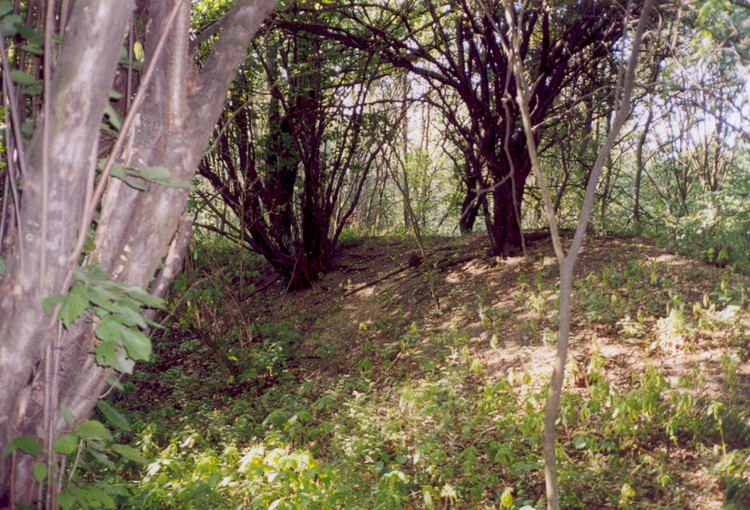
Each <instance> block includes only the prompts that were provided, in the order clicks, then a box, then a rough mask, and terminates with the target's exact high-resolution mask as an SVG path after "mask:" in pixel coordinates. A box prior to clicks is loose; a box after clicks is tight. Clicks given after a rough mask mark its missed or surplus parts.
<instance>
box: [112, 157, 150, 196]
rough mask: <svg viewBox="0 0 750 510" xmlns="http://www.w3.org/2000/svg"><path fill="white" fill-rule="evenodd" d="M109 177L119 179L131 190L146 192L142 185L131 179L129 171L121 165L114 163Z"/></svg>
mask: <svg viewBox="0 0 750 510" xmlns="http://www.w3.org/2000/svg"><path fill="white" fill-rule="evenodd" d="M111 175H112V177H115V178H117V179H120V180H121V181H123V182H124V183H125V184H127V185H128V186H130V187H131V188H133V189H137V190H138V191H146V186H145V185H144V184H143V183H141V182H138V181H137V180H136V179H133V178H132V176H131V171H130V170H129V169H128V168H126V167H124V166H122V165H119V164H117V163H115V164H114V166H112V171H111Z"/></svg>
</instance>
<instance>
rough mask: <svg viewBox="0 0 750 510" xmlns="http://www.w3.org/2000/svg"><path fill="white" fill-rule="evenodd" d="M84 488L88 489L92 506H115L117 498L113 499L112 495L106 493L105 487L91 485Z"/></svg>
mask: <svg viewBox="0 0 750 510" xmlns="http://www.w3.org/2000/svg"><path fill="white" fill-rule="evenodd" d="M84 490H86V491H87V493H88V494H87V496H88V500H89V503H90V504H91V506H94V507H99V506H102V507H104V508H115V507H116V505H115V500H114V499H112V496H110V495H109V494H107V493H106V491H104V490H103V489H101V488H100V487H96V486H89V487H86V488H85V489H84Z"/></svg>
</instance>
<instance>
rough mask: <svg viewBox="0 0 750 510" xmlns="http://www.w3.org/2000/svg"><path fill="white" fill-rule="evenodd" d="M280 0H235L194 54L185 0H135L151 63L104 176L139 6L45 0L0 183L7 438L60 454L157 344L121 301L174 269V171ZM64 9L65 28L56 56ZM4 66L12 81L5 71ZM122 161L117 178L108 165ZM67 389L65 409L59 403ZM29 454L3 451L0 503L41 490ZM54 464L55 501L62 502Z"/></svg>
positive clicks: (128, 302) (201, 143) (177, 179)
mask: <svg viewBox="0 0 750 510" xmlns="http://www.w3.org/2000/svg"><path fill="white" fill-rule="evenodd" d="M274 3H275V2H274V1H273V0H239V1H238V2H237V3H236V4H235V5H234V6H233V7H232V8H231V10H230V11H229V12H228V13H227V15H226V16H225V18H224V20H223V23H222V26H221V34H220V36H219V37H218V39H216V41H215V44H214V47H213V50H212V51H211V53H210V54H209V55H208V57H207V58H206V59H205V61H204V63H203V64H202V66H201V67H196V66H195V65H193V64H192V63H191V61H192V57H191V55H190V53H189V49H190V48H189V28H190V27H189V22H190V17H189V10H190V2H187V1H181V0H177V1H175V2H150V1H147V0H139V1H138V2H137V7H138V9H137V11H136V15H135V16H136V19H135V20H134V23H135V24H136V25H138V26H146V27H147V29H146V31H145V36H144V41H143V48H144V50H145V62H144V72H143V74H142V75H140V77H139V82H140V87H139V88H138V91H137V95H136V96H135V98H134V99H133V101H132V103H131V105H130V106H131V108H130V110H129V111H128V115H127V117H126V118H125V120H124V121H123V122H122V129H121V131H120V133H119V137H118V139H117V143H116V144H115V145H114V147H112V150H111V151H110V153H109V160H108V163H107V164H106V165H105V166H104V168H103V170H102V171H101V173H99V174H98V175H97V173H96V170H97V160H96V159H97V158H96V156H97V150H98V149H99V148H100V147H99V145H98V144H97V143H96V140H97V139H99V138H100V132H99V131H100V124H101V122H102V117H103V114H104V112H105V109H106V108H107V106H108V100H109V97H110V90H111V89H112V87H113V79H114V77H115V72H116V70H117V66H118V61H119V60H120V53H121V50H122V46H123V34H124V33H125V31H126V28H127V27H128V25H129V23H130V22H131V13H132V11H133V8H134V6H135V5H134V3H133V2H130V1H118V2H99V1H96V0H78V1H77V2H75V3H74V4H73V5H72V7H71V8H70V11H69V12H67V11H66V12H62V13H60V12H59V11H55V10H54V2H50V3H49V4H47V6H48V7H49V10H48V11H47V12H48V13H52V14H54V13H55V12H57V14H56V15H49V16H47V17H46V22H47V25H46V30H47V32H46V33H47V37H46V39H47V44H45V49H46V51H45V52H44V55H45V60H44V63H43V65H42V68H41V69H42V71H43V72H44V78H45V83H46V84H48V87H47V88H46V89H45V90H44V95H43V97H42V100H43V101H42V114H41V115H40V117H39V118H38V119H37V122H36V128H35V130H34V133H33V137H32V139H31V142H30V143H29V144H28V146H27V147H24V145H23V141H22V140H21V139H20V138H18V137H17V136H16V137H14V142H15V144H16V145H15V147H16V148H18V149H24V150H23V151H18V152H16V153H15V154H16V155H17V156H16V157H17V159H15V158H11V157H9V158H8V163H9V167H8V171H7V172H6V174H5V175H4V177H5V179H6V189H8V188H7V187H8V186H11V187H12V186H13V180H14V179H17V180H18V188H17V189H15V188H14V193H15V197H16V198H17V199H15V200H6V201H5V202H4V206H5V208H4V209H3V210H4V211H6V212H5V214H6V225H8V228H7V229H6V231H5V233H4V237H3V239H2V241H3V244H2V256H3V258H4V259H5V260H6V261H7V273H6V274H5V275H4V276H3V277H2V281H1V282H0V295H2V299H1V300H0V387H2V388H3V395H2V398H1V399H0V450H1V451H5V449H6V447H7V446H8V445H9V444H10V443H11V440H12V439H13V438H15V437H16V436H18V435H26V436H36V435H37V431H38V430H39V431H42V433H41V436H42V437H40V439H41V442H42V444H43V447H44V448H43V452H44V455H46V457H47V461H48V464H49V465H51V466H53V467H55V466H56V460H57V459H56V454H55V453H54V451H53V449H52V448H51V444H52V443H53V441H54V440H55V438H57V437H59V436H60V435H61V434H62V433H63V432H65V431H66V430H69V429H70V427H71V426H72V425H77V424H78V423H80V422H81V421H82V420H84V419H85V418H86V417H87V416H88V415H89V414H90V412H91V410H92V407H93V405H94V404H95V402H96V400H97V399H98V398H99V396H100V395H101V393H102V390H103V389H104V388H105V387H106V385H107V380H108V377H109V376H110V375H112V373H113V371H114V370H119V371H128V370H129V369H132V364H133V360H134V359H143V358H148V353H149V351H150V344H148V341H147V340H145V341H144V339H145V336H143V334H142V333H139V332H138V331H137V326H145V325H146V323H145V321H143V320H142V319H139V318H138V317H139V315H138V314H137V313H136V314H135V315H132V314H129V312H128V311H127V310H126V308H128V307H130V309H131V310H132V308H133V307H137V306H138V305H139V304H153V303H154V301H153V299H150V298H148V295H147V294H145V293H144V292H143V291H142V290H139V289H149V288H150V289H151V290H152V291H154V292H157V293H158V292H159V291H162V292H163V289H164V287H165V284H166V283H168V282H169V280H170V279H171V277H173V276H174V274H175V273H174V271H175V267H173V266H172V265H170V264H167V265H166V266H165V267H164V268H163V270H162V272H161V273H160V274H159V275H158V277H157V279H156V281H155V282H153V284H152V281H153V279H154V275H155V273H156V271H157V269H158V267H159V264H160V262H161V261H162V260H163V258H164V255H165V254H166V252H167V248H168V247H169V245H170V240H172V238H173V237H174V236H175V232H176V231H177V228H178V224H179V221H180V217H181V215H182V212H183V210H184V207H185V204H186V200H187V190H186V189H184V187H180V186H174V184H179V183H184V182H190V181H191V180H192V177H193V175H194V173H195V170H196V168H197V164H198V161H199V159H200V157H201V156H202V152H203V150H204V147H205V144H206V142H207V140H208V138H209V135H210V133H211V130H212V128H213V125H214V123H215V120H216V119H217V117H218V116H219V114H220V112H221V108H222V105H223V103H224V99H225V92H226V89H227V87H228V85H229V83H230V81H231V79H232V78H233V76H234V74H235V73H236V70H237V67H238V65H239V64H240V63H241V62H242V61H244V59H245V48H246V46H247V44H248V42H249V40H250V38H251V37H252V35H253V34H254V32H255V31H256V30H257V29H258V27H259V26H260V24H261V22H262V21H263V19H264V18H265V16H266V15H267V14H268V12H269V11H270V10H271V9H272V7H273V5H274ZM63 5H68V4H67V3H63ZM19 6H22V4H21V3H19V4H18V5H17V7H19ZM37 7H38V6H37ZM55 22H59V23H60V25H61V26H63V28H64V31H63V37H62V40H63V42H62V44H61V45H60V47H59V52H58V53H57V55H58V56H57V59H56V60H54V58H53V51H52V44H51V41H52V40H53V39H52V31H53V29H54V23H55ZM132 43H133V41H131V44H132ZM133 48H134V46H131V51H132V50H133ZM55 49H56V50H57V48H55ZM53 67H54V69H53ZM6 71H7V67H6ZM3 76H4V78H5V81H4V84H5V92H6V94H8V93H10V89H9V87H8V84H9V81H8V73H7V72H4V73H3ZM127 102H130V98H127ZM139 106H140V108H139ZM10 117H11V121H12V123H13V125H14V126H16V127H17V126H20V123H21V122H23V121H24V120H25V119H24V118H22V117H21V116H20V115H18V114H15V112H11V114H10ZM113 118H114V116H113V115H109V119H110V121H111V120H112V119H113ZM115 123H117V122H115ZM131 127H132V129H131ZM19 133H20V130H18V131H16V133H15V134H16V135H17V134H19ZM8 156H14V154H11V153H9V154H8ZM115 161H117V163H118V164H117V165H116V166H115V165H114V163H115ZM164 169H168V171H165V170H164ZM113 171H114V173H115V174H116V175H119V176H120V177H121V178H122V179H111V178H110V176H111V175H112V172H113ZM165 183H166V184H169V185H164V184H165ZM6 196H9V195H6ZM96 213H98V218H96V219H95V220H94V218H95V216H96ZM87 238H91V239H93V240H94V243H93V247H91V246H89V244H88V243H87V242H86V241H87ZM105 275H109V278H111V280H108V279H107V278H106V277H105ZM104 281H110V282H112V283H111V284H106V285H105V284H104V283H102V282H104ZM150 284H152V285H151V287H150ZM71 285H72V288H73V291H71V293H70V294H68V292H69V290H70V289H71ZM97 285H99V286H98V287H97ZM105 288H106V289H109V290H110V291H111V292H110V295H104V294H103V292H104V289H105ZM66 294H67V295H68V297H67V299H66V301H65V303H64V304H63V305H62V308H60V306H59V305H58V306H57V307H56V308H55V312H54V314H53V316H52V317H50V316H49V315H48V314H45V306H44V302H45V300H46V299H48V298H50V297H51V296H55V295H66ZM107 307H109V308H110V309H109V310H107ZM84 309H90V310H91V311H92V312H93V313H91V312H89V313H85V314H84V313H83V312H84ZM61 310H62V311H61ZM58 314H59V315H60V316H61V317H62V318H63V319H64V321H63V323H64V325H65V326H64V327H63V326H62V324H61V322H60V321H59V320H57V319H56V317H57V316H58ZM125 317H130V318H129V319H126V318H125ZM104 325H106V326H107V327H105V326H104ZM144 342H145V343H144ZM63 404H64V405H65V406H66V407H67V408H68V409H69V410H70V414H71V415H72V418H73V423H72V424H68V423H67V422H66V420H65V419H64V418H63V416H62V415H61V413H60V408H61V405H63ZM35 462H36V460H35V459H34V458H33V457H31V456H29V455H27V454H25V453H22V452H21V451H20V450H16V451H15V452H14V453H13V455H12V456H10V457H6V458H4V459H3V461H2V463H1V464H0V507H6V506H8V505H10V504H15V503H32V502H34V501H35V500H37V494H39V492H38V490H37V486H38V484H37V482H36V480H35V478H34V476H33V470H32V467H33V465H34V463H35ZM50 473H51V474H54V470H53V471H50ZM53 478H54V477H53V476H50V477H48V480H50V482H49V484H48V491H47V496H46V497H47V500H46V505H47V506H52V505H53V502H54V493H55V490H54V488H56V486H57V483H56V481H51V480H52V479H53ZM41 503H42V504H44V500H42V502H41Z"/></svg>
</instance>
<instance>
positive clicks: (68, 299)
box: [60, 285, 89, 328]
mask: <svg viewBox="0 0 750 510" xmlns="http://www.w3.org/2000/svg"><path fill="white" fill-rule="evenodd" d="M88 307H89V300H88V298H87V297H86V291H85V289H84V288H83V287H82V286H81V285H74V286H73V288H72V289H70V292H69V293H68V295H67V296H65V302H64V303H63V306H62V309H61V310H60V319H62V321H63V324H65V327H66V328H67V327H69V326H70V325H71V324H72V323H73V322H74V321H75V320H76V319H77V318H78V317H80V316H81V314H83V312H85V311H86V309H87V308H88Z"/></svg>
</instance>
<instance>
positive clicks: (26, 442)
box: [5, 436, 42, 457]
mask: <svg viewBox="0 0 750 510" xmlns="http://www.w3.org/2000/svg"><path fill="white" fill-rule="evenodd" d="M16 450H21V451H22V452H23V453H26V454H28V455H31V456H32V457H36V456H37V455H39V454H40V453H42V445H41V443H39V441H38V440H37V439H36V438H33V437H30V436H18V437H17V438H15V439H14V440H13V441H11V442H10V443H9V444H8V447H7V448H6V449H5V456H6V457H7V456H8V455H10V454H11V453H13V452H14V451H16Z"/></svg>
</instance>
